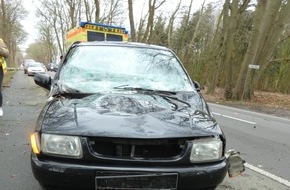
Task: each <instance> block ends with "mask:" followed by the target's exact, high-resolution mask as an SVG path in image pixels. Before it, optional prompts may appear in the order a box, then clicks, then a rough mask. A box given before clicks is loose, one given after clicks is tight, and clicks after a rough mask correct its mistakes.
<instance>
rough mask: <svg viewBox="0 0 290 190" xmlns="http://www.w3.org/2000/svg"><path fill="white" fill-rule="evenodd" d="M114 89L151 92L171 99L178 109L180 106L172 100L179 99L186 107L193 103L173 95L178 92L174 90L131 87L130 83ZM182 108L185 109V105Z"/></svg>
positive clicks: (168, 99)
mask: <svg viewBox="0 0 290 190" xmlns="http://www.w3.org/2000/svg"><path fill="white" fill-rule="evenodd" d="M114 89H121V90H133V91H141V92H145V93H149V94H154V95H158V96H160V97H162V98H164V99H165V100H167V101H169V102H170V103H171V104H173V105H174V107H175V110H177V109H178V106H177V104H176V103H174V102H173V101H172V100H175V101H178V102H180V103H182V104H185V105H186V107H191V105H190V104H189V103H188V102H185V101H183V100H180V99H178V98H177V97H175V96H172V95H176V94H177V93H176V92H172V91H164V90H153V89H147V88H141V87H130V86H128V85H122V86H117V87H114ZM182 109H184V107H183V108H182Z"/></svg>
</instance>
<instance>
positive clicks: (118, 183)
mask: <svg viewBox="0 0 290 190" xmlns="http://www.w3.org/2000/svg"><path fill="white" fill-rule="evenodd" d="M177 181H178V175H177V173H149V174H123V175H112V176H96V177H95V186H96V190H108V189H115V190H129V189H130V190H142V189H146V190H148V189H162V190H165V189H166V190H167V189H168V190H169V189H170V190H176V189H177Z"/></svg>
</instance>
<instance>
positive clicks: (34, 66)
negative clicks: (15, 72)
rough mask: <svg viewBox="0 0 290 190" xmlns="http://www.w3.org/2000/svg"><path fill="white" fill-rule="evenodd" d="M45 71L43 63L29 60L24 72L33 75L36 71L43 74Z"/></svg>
mask: <svg viewBox="0 0 290 190" xmlns="http://www.w3.org/2000/svg"><path fill="white" fill-rule="evenodd" d="M45 71H46V68H45V66H44V64H43V63H39V62H29V63H28V64H27V69H26V73H27V75H29V76H31V75H35V74H36V73H42V74H44V73H45Z"/></svg>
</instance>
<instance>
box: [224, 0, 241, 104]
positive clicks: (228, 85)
mask: <svg viewBox="0 0 290 190" xmlns="http://www.w3.org/2000/svg"><path fill="white" fill-rule="evenodd" d="M227 5H229V6H230V11H231V15H230V16H229V17H228V26H227V32H226V34H227V36H226V39H225V45H226V47H225V58H224V65H225V73H226V74H225V76H226V80H225V93H224V97H225V99H227V100H228V99H230V98H231V96H232V88H233V54H234V49H235V47H234V34H235V29H236V27H237V17H238V8H239V0H233V1H232V3H231V4H229V1H227ZM225 14H226V13H225Z"/></svg>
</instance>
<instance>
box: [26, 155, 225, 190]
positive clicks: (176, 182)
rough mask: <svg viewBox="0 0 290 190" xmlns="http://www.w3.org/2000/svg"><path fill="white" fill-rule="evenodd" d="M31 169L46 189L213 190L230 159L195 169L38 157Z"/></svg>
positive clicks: (33, 159)
mask: <svg viewBox="0 0 290 190" xmlns="http://www.w3.org/2000/svg"><path fill="white" fill-rule="evenodd" d="M31 166H32V171H33V174H34V177H35V178H36V179H37V180H38V181H39V183H40V184H41V185H42V186H44V187H50V188H53V189H64V188H65V189H82V190H94V189H106V188H104V186H106V185H104V184H106V183H111V184H110V185H111V186H110V185H109V184H108V187H112V188H115V189H118V188H121V187H120V186H122V185H123V186H122V188H123V189H134V188H135V186H136V185H137V186H138V185H140V187H141V186H142V187H141V189H182V190H183V189H184V190H185V189H191V190H193V189H207V188H209V189H210V188H213V187H215V186H217V185H218V184H220V183H221V182H222V181H223V179H224V177H225V175H226V173H227V167H228V165H227V162H226V159H224V160H222V161H220V162H215V163H210V164H202V165H195V166H162V167H161V166H160V167H153V166H141V167H140V166H138V167H135V166H113V165H102V164H94V165H92V164H90V165H89V164H88V165H81V164H75V163H61V162H54V161H41V160H39V159H38V158H37V157H36V156H35V155H32V159H31ZM146 180H147V181H146ZM112 183H113V184H112ZM124 183H125V184H124ZM96 184H98V185H96ZM127 184H129V185H128V186H126V185H127ZM142 184H143V185H142ZM144 184H145V185H144ZM146 185H148V186H147V187H146ZM97 186H98V188H96V187H97ZM140 187H139V188H140ZM162 187H163V188H162Z"/></svg>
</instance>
